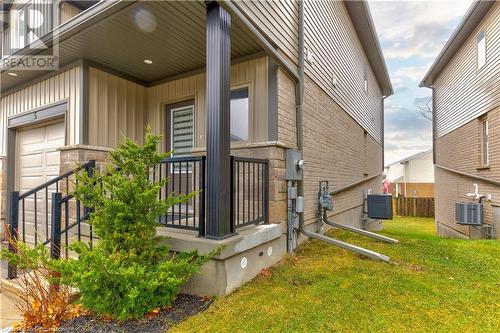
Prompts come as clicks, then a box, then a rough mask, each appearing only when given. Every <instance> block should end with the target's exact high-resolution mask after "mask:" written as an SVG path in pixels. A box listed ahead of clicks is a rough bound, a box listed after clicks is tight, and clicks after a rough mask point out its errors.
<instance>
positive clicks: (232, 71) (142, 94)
mask: <svg viewBox="0 0 500 333" xmlns="http://www.w3.org/2000/svg"><path fill="white" fill-rule="evenodd" d="M98 5H99V4H98ZM89 10H92V8H90V9H89ZM85 13H86V12H83V13H81V14H80V15H84V14H85ZM76 19H78V17H76V18H75V20H76ZM88 20H91V22H92V24H91V25H88V26H86V25H85V24H88V23H86V22H88V21H84V20H82V23H81V26H78V25H75V26H74V27H73V30H72V31H71V34H69V33H66V32H64V31H63V33H62V35H61V38H60V40H59V44H58V48H59V57H60V63H61V64H62V65H61V69H60V72H59V73H51V75H52V76H57V75H62V77H64V75H65V74H64V73H65V71H66V70H67V69H68V68H75V67H76V68H78V71H79V73H80V74H79V75H80V77H79V78H77V80H80V82H81V86H79V88H78V89H79V91H78V93H79V97H78V99H76V98H75V99H74V100H71V98H70V100H69V104H71V105H72V106H71V109H70V110H67V112H66V113H65V114H64V119H65V121H64V126H65V132H66V133H65V135H66V140H65V145H64V146H63V147H61V148H60V160H61V162H60V169H61V174H63V173H65V172H67V171H69V170H72V169H74V167H75V162H80V163H82V162H88V161H89V160H96V161H97V167H99V166H100V165H102V163H105V162H106V160H107V154H108V152H109V149H110V148H112V147H114V146H116V145H117V144H118V143H119V142H120V141H121V140H123V137H125V136H127V137H131V138H133V139H135V140H137V141H139V142H141V141H142V139H143V135H144V127H145V126H146V125H150V126H151V128H152V129H153V131H154V132H155V133H158V134H161V135H162V136H163V142H162V150H163V151H173V155H172V156H171V157H170V158H168V159H165V160H164V161H162V163H161V164H160V165H158V168H157V169H155V170H153V171H152V177H154V178H155V179H163V178H165V177H168V178H169V182H168V184H167V185H166V186H165V188H164V189H162V191H161V193H160V196H165V195H167V193H171V192H177V193H188V192H192V191H199V194H198V196H197V197H196V198H195V199H192V200H191V201H190V202H189V203H187V204H181V205H177V206H174V207H172V209H171V210H169V211H168V212H165V214H164V215H163V216H160V217H159V219H158V222H159V224H160V228H159V233H160V234H162V235H167V236H169V237H170V240H168V242H170V243H171V245H172V250H174V251H181V250H190V249H193V248H198V249H200V250H201V251H203V250H207V251H208V250H210V249H213V248H214V247H216V246H220V245H224V246H225V247H226V248H227V250H225V251H224V252H223V253H221V255H219V256H217V257H216V258H215V259H214V260H213V261H212V262H211V263H210V265H208V266H207V267H208V268H204V270H205V272H204V273H203V274H202V275H201V277H200V279H201V281H199V282H196V283H192V284H191V287H190V288H192V289H193V290H195V291H196V292H197V293H201V294H217V295H221V294H225V293H227V292H230V291H231V290H232V288H234V287H237V286H238V285H239V284H241V283H242V282H244V281H247V280H249V279H250V278H252V277H253V276H254V275H255V274H257V273H258V272H259V271H260V269H262V268H265V267H268V266H269V265H271V264H272V263H274V262H276V261H277V260H279V259H281V257H282V255H283V254H284V252H285V243H286V242H285V239H284V236H283V231H284V228H283V226H282V225H273V224H271V225H267V224H268V223H269V222H279V221H284V220H285V219H286V196H285V195H284V194H283V193H282V192H283V191H286V190H283V186H282V185H283V184H284V179H280V178H279V177H280V176H279V175H280V174H281V173H282V170H283V169H284V167H285V166H284V160H285V148H284V147H283V146H280V145H279V144H278V143H277V141H278V140H277V122H278V114H277V101H276V99H277V75H278V74H277V73H278V65H277V63H276V61H275V60H273V58H271V57H269V56H268V54H267V53H266V52H265V51H264V50H265V48H264V47H262V45H261V43H260V42H259V41H258V40H257V38H256V37H255V36H254V35H253V34H252V32H251V31H249V29H248V27H247V26H246V25H245V23H244V22H242V21H241V20H239V19H238V18H237V17H232V16H231V15H229V13H228V12H227V11H226V10H225V9H224V8H222V7H221V6H220V5H219V3H218V2H215V1H213V2H207V4H205V3H204V2H191V1H186V2H170V1H168V2H117V3H115V4H114V5H109V6H107V7H105V8H102V10H101V11H99V12H97V13H95V15H94V16H92V17H89V18H88ZM68 23H71V21H70V22H68ZM30 75H32V73H28V72H26V73H24V72H19V75H18V76H17V77H16V79H18V80H17V81H16V82H14V81H12V80H11V78H12V77H8V76H6V79H7V81H6V82H3V87H2V89H7V88H8V87H9V85H11V86H12V87H14V85H16V84H19V82H20V81H23V80H24V81H25V82H26V83H28V82H30V81H31V80H32V79H33V78H32V77H30ZM49 76H50V75H49ZM3 77H4V74H2V80H3ZM64 182H67V179H64V177H63V178H61V179H60V184H63V183H64ZM281 183H283V184H281ZM53 185H54V184H51V185H48V186H46V187H43V186H42V187H40V188H39V189H38V190H37V191H34V192H33V191H31V192H32V193H30V195H29V196H26V197H24V196H23V193H22V191H21V193H18V194H19V195H20V196H21V198H20V197H19V196H17V197H16V196H14V199H16V198H17V199H18V202H17V209H18V210H17V212H16V209H15V208H14V207H15V205H16V204H15V203H14V201H15V200H12V198H11V202H10V205H11V209H10V210H9V220H10V222H11V223H13V221H14V220H15V221H16V223H17V226H18V228H19V230H23V231H24V230H25V228H29V227H27V225H28V224H31V226H32V227H33V226H34V228H35V230H37V231H38V234H39V235H45V236H46V238H47V239H48V238H50V237H52V236H51V235H53V230H52V229H53V228H51V223H52V221H43V217H44V216H45V218H46V219H47V220H48V219H49V217H50V218H51V219H52V216H59V217H60V221H61V224H62V223H63V222H64V223H66V224H63V226H64V225H66V226H68V225H75V229H74V230H69V229H65V228H62V230H60V232H62V233H63V235H60V239H59V242H61V239H62V240H63V241H62V244H60V245H61V246H62V247H64V245H65V244H64V241H65V238H66V242H68V240H67V237H68V236H67V235H69V237H70V239H71V237H74V238H76V237H78V239H79V238H80V237H81V236H82V235H80V234H77V232H76V224H74V222H75V221H76V222H78V223H77V225H78V233H80V230H83V231H85V230H87V231H90V232H91V229H89V228H88V227H83V228H80V222H81V223H82V225H83V224H84V223H85V221H84V219H82V216H80V215H78V216H76V215H75V217H71V216H70V217H68V215H71V214H73V215H74V214H83V211H84V210H83V209H82V210H80V209H76V206H74V205H72V204H69V205H66V206H64V204H66V203H61V204H60V205H59V212H58V213H57V212H45V213H43V214H42V215H44V216H39V213H38V212H37V211H36V207H37V204H38V207H50V208H47V210H49V209H57V207H56V208H54V206H57V205H54V204H53V202H51V200H52V197H51V194H52V193H49V192H52V189H53V187H54V186H53ZM10 188H11V189H14V188H15V186H14V185H13V184H11V186H10ZM60 189H62V190H61V191H62V192H63V191H64V190H66V191H69V188H68V187H66V188H65V187H64V185H61V187H60ZM37 194H38V195H37ZM66 194H68V193H66ZM30 196H31V198H30ZM62 198H66V196H64V193H63V195H62ZM20 200H23V202H22V205H21V204H20ZM40 200H42V201H44V202H40ZM25 203H26V205H25ZM270 206H271V207H270ZM30 207H31V208H30ZM64 207H66V208H64ZM67 207H69V208H67ZM273 207H274V208H278V209H275V212H278V213H274V215H275V216H274V217H272V215H273V214H272V213H271V212H270V210H271V209H272V208H273ZM63 209H66V210H65V211H62V210H63ZM11 213H17V215H12V214H11ZM30 216H31V217H30ZM67 220H69V223H67ZM80 220H81V221H80ZM71 222H73V223H71ZM33 223H34V225H33ZM37 224H38V225H39V226H38V227H37V226H36V225H37ZM257 225H260V226H257ZM11 226H12V224H11ZM43 228H46V230H44V232H42V229H43ZM26 230H28V229H26ZM64 233H65V234H64ZM36 237H37V236H35V239H36ZM87 237H89V235H87ZM47 239H43V240H40V241H47ZM273 248H274V250H273ZM63 252H64V251H63ZM247 263H248V264H247ZM217 267H218V268H217ZM207 270H208V271H207ZM249 270H250V271H249ZM214 272H216V274H215V273H214ZM213 274H215V275H216V276H215V277H214V276H212V275H213ZM210 276H212V277H210ZM207 279H208V280H207ZM214 279H215V280H214ZM207 281H211V282H210V283H208V285H209V286H211V287H210V288H211V289H210V290H207V289H206V288H205V289H203V288H201V289H200V286H202V285H207ZM214 281H215V282H214ZM217 281H219V282H220V281H226V282H225V283H222V284H221V283H219V282H217ZM227 281H232V282H231V283H228V282H227ZM222 285H225V287H222Z"/></svg>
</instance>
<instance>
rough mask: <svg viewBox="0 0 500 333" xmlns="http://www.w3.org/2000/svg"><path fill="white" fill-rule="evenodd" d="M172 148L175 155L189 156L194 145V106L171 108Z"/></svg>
mask: <svg viewBox="0 0 500 333" xmlns="http://www.w3.org/2000/svg"><path fill="white" fill-rule="evenodd" d="M171 117H172V118H171V132H170V133H171V141H170V142H171V149H172V150H173V156H176V157H179V156H189V155H191V153H192V151H193V147H194V107H193V106H192V105H190V106H184V107H180V108H176V109H172V110H171Z"/></svg>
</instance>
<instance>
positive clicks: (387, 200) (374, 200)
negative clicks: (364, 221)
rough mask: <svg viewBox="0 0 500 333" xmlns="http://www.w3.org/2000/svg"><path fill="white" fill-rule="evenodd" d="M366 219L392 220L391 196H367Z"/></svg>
mask: <svg viewBox="0 0 500 333" xmlns="http://www.w3.org/2000/svg"><path fill="white" fill-rule="evenodd" d="M366 201H367V206H368V217H369V218H372V219H380V220H389V219H392V195H391V194H369V195H367V196H366Z"/></svg>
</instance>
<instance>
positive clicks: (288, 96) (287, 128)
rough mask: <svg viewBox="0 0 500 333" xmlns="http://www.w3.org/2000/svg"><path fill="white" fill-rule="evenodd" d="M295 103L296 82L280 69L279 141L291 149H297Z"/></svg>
mask: <svg viewBox="0 0 500 333" xmlns="http://www.w3.org/2000/svg"><path fill="white" fill-rule="evenodd" d="M295 103H296V102H295V85H294V82H293V80H292V79H291V78H290V77H289V76H288V75H287V74H286V73H285V72H284V71H283V70H281V69H278V141H280V142H282V143H283V144H285V145H286V146H287V147H290V148H297V130H296V126H295V116H296V113H295V112H296V111H295Z"/></svg>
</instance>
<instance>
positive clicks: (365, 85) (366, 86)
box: [363, 64, 368, 93]
mask: <svg viewBox="0 0 500 333" xmlns="http://www.w3.org/2000/svg"><path fill="white" fill-rule="evenodd" d="M363 79H364V90H365V93H368V66H367V65H366V64H365V68H364V71H363Z"/></svg>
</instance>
